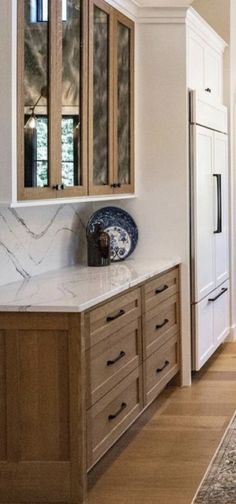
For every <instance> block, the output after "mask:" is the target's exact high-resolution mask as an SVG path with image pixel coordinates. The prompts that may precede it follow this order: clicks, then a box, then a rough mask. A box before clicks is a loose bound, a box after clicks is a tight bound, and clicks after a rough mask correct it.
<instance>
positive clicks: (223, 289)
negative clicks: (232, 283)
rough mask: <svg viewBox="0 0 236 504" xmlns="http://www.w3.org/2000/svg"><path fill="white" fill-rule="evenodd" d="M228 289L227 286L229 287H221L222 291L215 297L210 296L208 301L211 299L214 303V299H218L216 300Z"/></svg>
mask: <svg viewBox="0 0 236 504" xmlns="http://www.w3.org/2000/svg"><path fill="white" fill-rule="evenodd" d="M227 290H228V288H227V287H223V288H222V289H221V292H220V293H219V294H218V295H217V296H216V297H214V298H209V299H208V301H210V302H211V303H214V301H216V300H217V299H218V298H219V297H220V296H223V294H224V293H225V292H227Z"/></svg>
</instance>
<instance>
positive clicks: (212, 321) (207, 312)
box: [192, 281, 229, 370]
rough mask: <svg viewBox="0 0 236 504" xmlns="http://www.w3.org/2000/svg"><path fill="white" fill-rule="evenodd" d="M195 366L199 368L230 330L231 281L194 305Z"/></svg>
mask: <svg viewBox="0 0 236 504" xmlns="http://www.w3.org/2000/svg"><path fill="white" fill-rule="evenodd" d="M192 310H193V313H192V315H193V317H192V318H193V333H194V337H195V343H194V349H195V355H194V362H193V367H194V369H196V370H199V369H200V368H201V367H202V366H203V364H205V362H206V361H207V360H208V359H209V357H210V356H211V355H212V354H213V352H214V351H215V350H216V348H217V347H218V346H219V345H220V343H222V342H223V341H224V339H225V337H226V336H227V334H228V332H229V282H228V281H227V282H225V283H224V284H223V285H222V286H221V287H219V288H218V289H216V290H215V291H214V294H210V295H208V296H207V297H206V298H204V299H203V300H202V301H200V303H197V304H196V305H193V307H192Z"/></svg>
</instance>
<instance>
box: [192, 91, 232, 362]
mask: <svg viewBox="0 0 236 504" xmlns="http://www.w3.org/2000/svg"><path fill="white" fill-rule="evenodd" d="M206 110H207V113H206ZM190 120H191V126H190V134H191V217H192V218H191V260H192V261H191V262H192V275H191V284H192V335H193V342H192V343H193V345H192V346H193V368H194V369H196V370H198V369H200V368H201V367H202V365H203V364H204V363H205V362H206V361H207V359H208V358H209V357H210V355H212V353H213V352H214V351H215V350H216V348H217V347H218V346H219V344H220V343H221V342H222V341H223V340H224V339H225V337H226V336H227V334H228V332H229V247H228V220H229V216H228V135H227V109H226V108H225V107H224V106H223V105H221V104H220V103H216V102H215V100H213V99H212V98H209V96H207V95H206V94H205V95H204V94H203V93H199V92H192V93H191V116H190ZM209 124H210V127H209ZM217 130H218V131H217Z"/></svg>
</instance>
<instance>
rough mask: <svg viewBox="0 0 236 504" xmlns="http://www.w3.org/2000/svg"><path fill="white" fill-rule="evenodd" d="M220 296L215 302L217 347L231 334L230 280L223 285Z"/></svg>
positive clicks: (215, 337)
mask: <svg viewBox="0 0 236 504" xmlns="http://www.w3.org/2000/svg"><path fill="white" fill-rule="evenodd" d="M218 290H220V292H219V294H220V296H219V297H218V298H217V299H216V301H215V302H214V339H215V345H216V348H217V347H218V345H220V343H222V342H223V341H224V340H225V338H226V336H227V335H228V334H229V326H230V320H229V282H226V283H224V284H223V285H222V287H221V288H220V289H218Z"/></svg>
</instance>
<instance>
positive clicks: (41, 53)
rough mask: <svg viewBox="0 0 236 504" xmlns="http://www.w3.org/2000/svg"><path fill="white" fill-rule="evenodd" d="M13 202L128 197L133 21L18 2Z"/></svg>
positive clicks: (91, 10) (80, 5) (112, 13)
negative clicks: (113, 196) (117, 194)
mask: <svg viewBox="0 0 236 504" xmlns="http://www.w3.org/2000/svg"><path fill="white" fill-rule="evenodd" d="M17 6H18V13H17V14H18V15H17V18H18V195H17V198H18V200H25V199H27V200H31V199H41V198H45V199H51V198H60V197H63V198H65V197H66V198H67V197H70V196H71V197H76V196H83V195H88V194H91V195H94V194H101V195H102V194H113V193H114V192H119V193H123V192H124V193H125V192H133V188H134V184H133V150H134V149H133V91H134V89H133V38H134V27H133V23H132V21H130V20H128V19H127V18H126V17H124V16H122V15H121V14H120V13H118V12H117V11H116V10H115V9H113V8H112V7H111V6H110V5H109V4H107V3H105V2H103V1H101V0H96V1H92V0H90V2H88V1H87V0H19V1H18V3H17Z"/></svg>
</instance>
